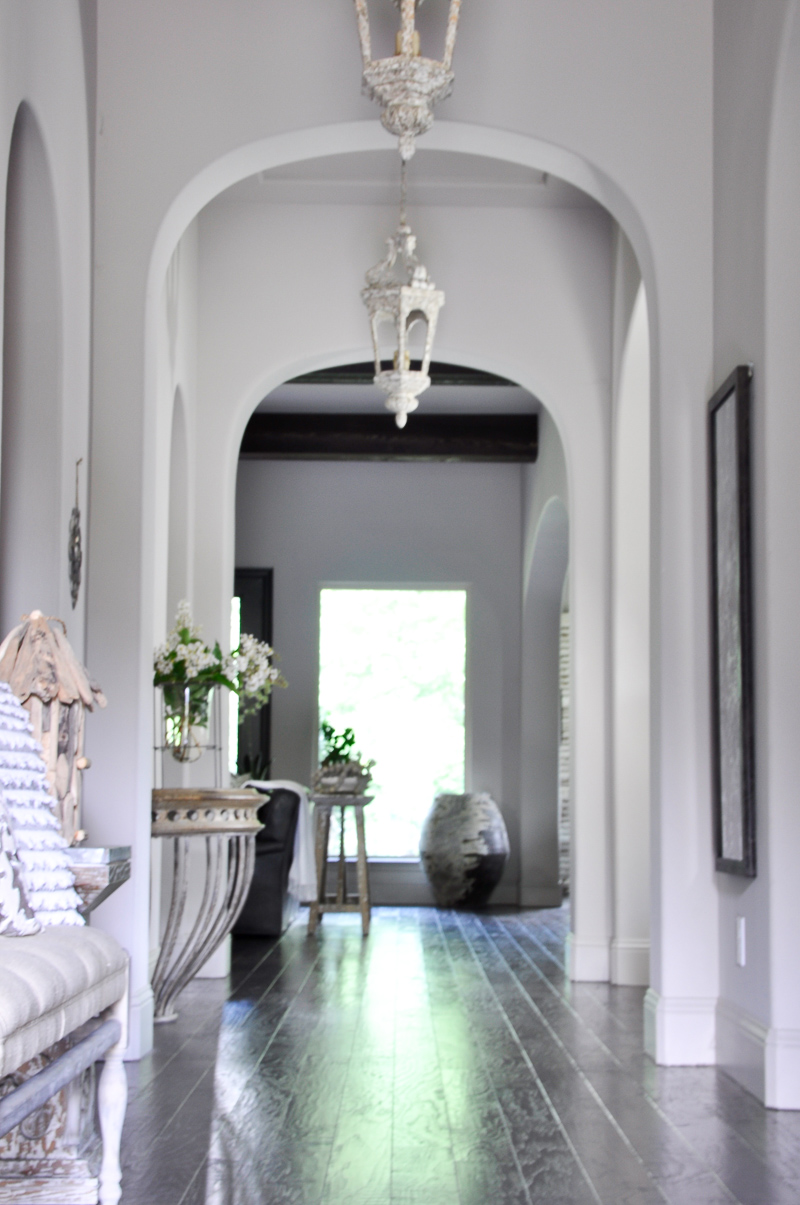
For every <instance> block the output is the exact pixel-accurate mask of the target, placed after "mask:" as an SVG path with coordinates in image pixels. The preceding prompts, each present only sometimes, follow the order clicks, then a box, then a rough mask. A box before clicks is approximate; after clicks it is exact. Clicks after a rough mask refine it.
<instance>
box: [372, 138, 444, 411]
mask: <svg viewBox="0 0 800 1205" xmlns="http://www.w3.org/2000/svg"><path fill="white" fill-rule="evenodd" d="M405 168H406V165H405V161H404V162H403V167H402V181H403V183H402V198H401V203H400V224H399V225H398V227H397V230H396V231H395V233H394V234H393V235H392V237H391V238H388V239H387V240H386V257H385V258H384V259H382V260H381V261H380V263H378V264H376V265H375V267H374V268H370V269H369V271H368V272H367V283H366V287H365V288H364V289H362V291H361V296H362V298H363V300H364V305H365V306H366V307H367V310H368V311H369V319H370V326H371V329H372V346H373V351H374V354H375V378H374V379H375V384H376V385H377V386H378V387H379V388H380V389H382V390H383V391H384V393H386V394H387V398H386V409H387V410H391V411H392V413H393V414H394V416H395V422H396V423H397V426H398V427H404V426H405V425H406V419H407V416H408V415H409V414H410V412H411V411H412V410H416V408H417V406H418V405H419V394H420V393H422V392H423V390H425V389H427V388H428V386H429V385H430V383H431V379H430V377H429V376H428V370H429V368H430V363H431V353H432V351H433V337H434V335H435V333H436V323H437V321H438V318H439V310H440V309H441V308H442V306H443V305H444V293H443V292H442V291H441V289H437V288H436V286H435V284H434V283H433V281H432V280H431V279H430V277H429V276H428V270H427V268H426V267H425V266H424V265H423V264H421V263H420V262H419V260H418V259H417V255H416V247H417V237H416V235H415V234H413V233H412V231H411V227H410V226H409V224H408V221H407V218H406V203H405V194H406V188H405V176H406V172H405ZM415 353H416V354H415ZM384 361H388V362H389V363H391V365H392V367H391V368H388V369H385V368H384V367H383V363H384ZM415 362H416V363H418V365H419V367H418V368H412V364H413V363H415Z"/></svg>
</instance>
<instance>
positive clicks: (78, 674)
mask: <svg viewBox="0 0 800 1205" xmlns="http://www.w3.org/2000/svg"><path fill="white" fill-rule="evenodd" d="M59 624H60V625H61V627H62V628H63V632H62V631H59V628H58V626H57V625H59ZM0 679H1V680H2V681H4V682H7V683H8V684H9V686H10V688H11V690H12V691H13V693H14V695H15V696H16V697H17V698H18V699H19V701H20V703H21V704H22V706H23V707H24V708H25V710H26V711H28V712H29V713H30V717H31V723H32V725H33V735H34V737H35V739H36V740H37V741H38V742H39V744H40V745H41V746H42V755H43V757H44V761H45V765H46V772H47V789H48V790H49V791H50V794H51V795H53V796H54V798H55V799H56V801H57V802H56V814H57V816H58V819H59V823H60V825H61V834H62V836H63V837H64V839H65V841H66V842H67V844H68V845H69V844H71V843H72V841H73V839H74V837H75V833H76V832H77V831H78V830H79V829H80V827H81V782H82V773H83V771H84V770H87V769H88V768H89V766H90V765H91V762H90V761H89V759H88V758H87V757H86V756H85V755H84V728H85V723H86V712H87V711H93V710H94V708H95V706H98V707H105V705H106V700H105V696H104V695H103V692H102V690H101V689H100V687H99V686H97V684H96V683H94V682H92V680H91V678H90V677H89V674H88V671H87V670H86V669H85V668H84V666H83V665H81V663H80V661H79V660H78V658H77V657H76V656H75V653H74V651H73V649H72V646H71V645H70V643H69V641H68V640H67V629H66V625H65V624H64V622H63V620H60V619H52V618H48V617H46V616H44V615H42V613H41V611H31V613H30V615H26V616H25V618H24V619H23V621H22V623H20V624H18V625H17V626H16V627H15V628H12V630H11V631H10V632H9V633H8V635H7V636H6V638H5V640H4V641H3V643H2V644H1V645H0Z"/></svg>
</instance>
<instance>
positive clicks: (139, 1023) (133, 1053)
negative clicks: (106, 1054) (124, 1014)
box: [122, 983, 154, 1063]
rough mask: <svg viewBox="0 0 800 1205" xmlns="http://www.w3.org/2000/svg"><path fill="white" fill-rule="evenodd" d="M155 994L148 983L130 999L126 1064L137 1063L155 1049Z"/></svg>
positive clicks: (124, 1055)
mask: <svg viewBox="0 0 800 1205" xmlns="http://www.w3.org/2000/svg"><path fill="white" fill-rule="evenodd" d="M153 1007H154V1006H153V992H152V989H151V987H150V984H149V983H148V984H147V985H146V986H145V987H142V988H140V989H139V991H138V992H136V994H135V995H133V994H132V995H131V997H130V1009H129V1012H128V1045H127V1048H126V1050H125V1053H124V1054H123V1056H122V1057H123V1058H124V1059H125V1061H126V1062H128V1063H130V1062H136V1060H137V1059H142V1058H144V1056H145V1055H146V1054H149V1053H150V1051H151V1050H152V1049H153Z"/></svg>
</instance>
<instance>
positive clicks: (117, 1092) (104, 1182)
mask: <svg viewBox="0 0 800 1205" xmlns="http://www.w3.org/2000/svg"><path fill="white" fill-rule="evenodd" d="M110 1015H111V1016H112V1017H114V1018H116V1020H118V1021H119V1022H120V1025H121V1033H120V1037H119V1041H118V1042H117V1043H116V1045H114V1046H112V1047H111V1049H110V1050H109V1051H108V1053H107V1054H106V1061H105V1066H104V1067H103V1071H102V1073H101V1075H100V1082H99V1083H98V1085H97V1103H98V1111H99V1113H100V1132H101V1134H102V1136H103V1162H102V1164H101V1166H100V1198H99V1199H100V1205H117V1201H119V1199H120V1197H121V1195H122V1188H121V1178H122V1171H121V1168H120V1163H119V1148H120V1141H121V1139H122V1123H123V1122H124V1120H125V1110H126V1108H127V1104H128V1081H127V1077H126V1075H125V1066H124V1064H123V1061H122V1056H123V1054H124V1052H125V1047H126V1046H127V1045H128V974H127V965H126V970H125V992H124V994H123V995H122V996H120V998H119V999H118V1000H116V1001H115V1003H114V1005H113V1006H112V1008H111V1012H110Z"/></svg>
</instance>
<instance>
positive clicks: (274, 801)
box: [233, 786, 300, 937]
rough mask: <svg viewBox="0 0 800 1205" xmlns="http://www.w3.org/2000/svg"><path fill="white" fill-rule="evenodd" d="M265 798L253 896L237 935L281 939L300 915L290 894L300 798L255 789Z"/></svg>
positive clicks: (293, 793)
mask: <svg viewBox="0 0 800 1205" xmlns="http://www.w3.org/2000/svg"><path fill="white" fill-rule="evenodd" d="M255 790H258V791H260V792H261V794H263V796H264V802H263V803H262V805H261V806H260V808H259V809H258V819H259V820H260V821H261V823H262V824H263V825H264V827H263V829H262V830H261V832H260V833H258V834H257V836H256V868H255V871H254V873H253V882H252V885H251V887H250V893H249V895H248V897H247V900H246V901H245V905H244V908H243V909H242V911H241V913H240V914H239V919H238V920H237V922H236V925H235V926H234V930H233V931H234V933H237V934H244V935H249V936H252V937H279V936H280V934H281V933H282V932H283V931H284V929H285V928H286V927H287V925H289V924H290V923H291V921H292V920H293V919H294V917H295V915H296V914H297V909H298V901H297V900H296V899H295V898H294V897H293V896H292V895H291V894H290V892H289V890H288V883H289V869H290V867H291V865H292V858H293V855H294V840H295V832H296V831H297V819H298V813H299V810H300V796H299V795H298V794H297V792H296V791H292V790H290V789H289V788H288V787H282V786H281V787H266V786H265V787H255Z"/></svg>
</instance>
